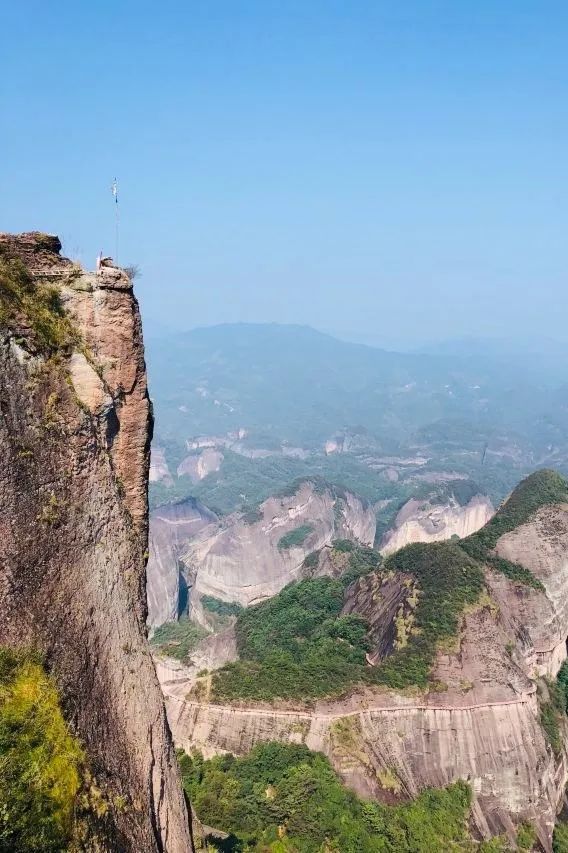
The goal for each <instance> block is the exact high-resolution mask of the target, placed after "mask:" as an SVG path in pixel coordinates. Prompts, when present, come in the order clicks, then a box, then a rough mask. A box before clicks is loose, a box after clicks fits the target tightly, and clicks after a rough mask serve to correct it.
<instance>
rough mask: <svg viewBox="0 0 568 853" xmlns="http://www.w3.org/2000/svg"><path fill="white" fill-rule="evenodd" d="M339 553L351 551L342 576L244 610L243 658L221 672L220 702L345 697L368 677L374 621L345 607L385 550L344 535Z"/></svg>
mask: <svg viewBox="0 0 568 853" xmlns="http://www.w3.org/2000/svg"><path fill="white" fill-rule="evenodd" d="M338 542H339V540H338ZM336 553H337V554H338V555H339V556H343V555H344V554H346V553H348V555H349V557H348V561H347V564H346V565H345V568H344V571H343V574H342V575H341V578H339V579H335V580H333V579H332V578H329V577H324V578H310V579H306V580H303V581H299V582H297V583H291V584H289V585H288V586H287V587H285V588H284V589H283V590H281V592H280V593H278V595H275V596H274V597H273V598H271V599H270V600H268V601H263V602H261V603H260V604H257V605H256V606H254V607H249V608H248V609H246V610H242V611H241V612H240V613H239V614H238V616H237V623H236V632H237V646H238V650H239V658H240V659H239V660H238V661H235V662H234V663H230V664H226V666H224V667H222V668H221V669H219V670H217V672H215V673H214V675H213V698H214V700H215V701H223V700H227V699H235V698H248V699H258V700H270V699H273V698H275V697H280V698H286V699H311V698H315V697H318V696H331V695H336V696H338V695H341V694H342V693H344V692H345V691H346V690H347V689H348V688H349V687H351V686H352V685H353V684H355V683H357V682H358V681H362V680H364V679H365V678H367V674H366V666H365V653H366V651H367V649H368V645H367V640H366V633H367V624H366V622H365V621H364V620H363V619H361V618H360V617H359V616H354V615H351V616H341V615H340V614H341V610H342V608H343V599H344V593H345V589H346V587H347V586H348V585H349V584H350V583H352V582H353V581H354V580H356V579H357V578H358V577H360V576H361V575H364V574H367V573H369V572H371V571H374V570H375V569H377V567H378V566H379V565H380V562H381V557H380V554H378V553H377V552H376V551H374V550H373V549H372V548H363V547H361V546H359V545H353V547H351V545H350V546H349V547H348V546H346V545H345V543H344V542H343V540H342V541H341V542H339V548H337V551H336ZM332 555H333V551H332ZM309 556H311V555H309Z"/></svg>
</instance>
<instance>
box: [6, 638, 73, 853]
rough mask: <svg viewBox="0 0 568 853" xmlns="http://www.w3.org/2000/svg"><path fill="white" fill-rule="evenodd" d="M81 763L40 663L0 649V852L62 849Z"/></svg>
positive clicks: (69, 833)
mask: <svg viewBox="0 0 568 853" xmlns="http://www.w3.org/2000/svg"><path fill="white" fill-rule="evenodd" d="M82 764H83V752H82V750H81V748H80V746H79V744H78V743H77V741H76V740H75V739H74V738H73V737H72V736H71V735H70V733H69V731H68V729H67V726H66V724H65V721H64V719H63V716H62V714H61V710H60V707H59V700H58V696H57V691H56V689H55V686H54V684H53V682H52V681H51V679H50V678H49V677H48V676H47V675H46V674H45V672H44V669H43V666H42V663H41V659H40V658H39V657H38V656H36V655H34V654H32V653H29V652H14V651H11V650H9V649H6V648H1V647H0V851H2V853H33V851H38V853H40V851H41V853H59V851H63V850H66V849H67V847H68V844H69V842H70V839H71V836H72V834H73V820H74V812H75V807H76V801H77V797H78V794H79V789H80V786H81V770H82Z"/></svg>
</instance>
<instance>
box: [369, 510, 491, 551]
mask: <svg viewBox="0 0 568 853" xmlns="http://www.w3.org/2000/svg"><path fill="white" fill-rule="evenodd" d="M494 512H495V510H494V509H493V505H492V503H491V501H490V500H489V498H487V497H485V495H475V496H474V497H473V498H471V500H470V501H468V503H467V504H465V505H464V506H462V505H460V504H459V503H458V501H457V500H456V499H455V498H454V497H453V496H452V497H450V498H449V499H447V500H446V501H444V502H443V503H431V502H430V501H429V500H418V499H417V498H411V499H410V500H409V501H407V502H406V503H405V504H404V506H403V507H402V509H401V510H400V511H399V513H398V514H397V516H396V519H395V522H394V525H393V527H392V528H391V529H390V530H388V531H387V532H386V533H385V535H384V536H383V539H382V541H381V545H380V550H381V553H382V554H384V555H385V556H387V555H388V554H392V553H393V552H394V551H398V550H399V549H400V548H404V546H405V545H410V543H411V542H442V541H443V540H444V539H451V538H452V536H457V537H458V538H459V539H463V538H464V537H465V536H470V535H471V534H472V533H475V532H476V531H477V530H479V529H480V528H481V527H483V525H484V524H486V523H487V522H488V521H489V519H490V518H491V517H492V515H493V514H494Z"/></svg>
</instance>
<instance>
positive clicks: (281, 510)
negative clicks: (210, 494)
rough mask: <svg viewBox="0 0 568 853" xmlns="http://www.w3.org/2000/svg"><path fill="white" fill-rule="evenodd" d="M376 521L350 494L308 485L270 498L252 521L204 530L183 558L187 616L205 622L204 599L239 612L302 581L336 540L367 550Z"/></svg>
mask: <svg viewBox="0 0 568 853" xmlns="http://www.w3.org/2000/svg"><path fill="white" fill-rule="evenodd" d="M374 535H375V516H374V513H373V510H372V509H371V508H370V507H366V506H365V505H364V504H363V502H362V501H361V500H360V499H359V498H357V497H355V496H354V495H352V494H351V493H350V492H342V493H341V494H339V493H338V492H337V491H336V490H334V488H333V487H331V486H325V487H324V486H319V485H315V484H314V483H313V482H311V481H309V480H307V481H305V482H302V483H301V484H299V485H298V486H297V487H296V488H295V489H294V490H293V494H291V495H284V496H281V497H271V498H268V500H266V501H264V503H262V504H261V505H260V507H259V509H258V511H257V512H256V513H252V514H251V517H248V518H247V517H243V516H242V515H238V514H235V515H232V516H229V517H228V518H226V519H224V520H222V521H221V522H219V523H215V524H212V525H208V526H207V527H204V528H203V529H202V530H201V531H200V532H199V533H198V534H197V536H195V537H194V538H193V539H192V540H191V541H189V542H188V545H187V549H186V551H185V553H184V555H183V558H182V559H183V562H184V563H185V565H186V567H187V569H188V572H189V573H190V576H191V578H192V580H193V584H194V585H193V589H192V594H191V613H192V615H193V616H194V618H196V619H197V621H201V622H204V621H205V622H206V614H204V613H203V609H202V608H201V606H200V599H201V597H202V596H203V595H210V596H213V597H215V598H219V599H221V600H223V601H230V602H232V601H235V602H238V603H239V604H242V605H243V606H248V605H249V604H254V603H256V602H258V601H261V600H263V599H265V598H269V597H270V596H272V595H275V594H276V593H277V592H279V591H280V590H281V589H282V588H283V587H284V586H286V584H288V583H290V581H293V580H295V579H297V578H298V577H299V576H300V575H301V570H302V565H303V562H304V559H305V558H306V556H307V555H308V554H309V553H311V552H312V551H315V550H318V549H320V548H323V547H324V546H325V545H329V544H330V543H331V542H332V540H334V539H351V540H354V541H358V542H361V543H362V544H365V545H370V544H372V542H373V538H374Z"/></svg>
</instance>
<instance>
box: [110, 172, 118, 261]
mask: <svg viewBox="0 0 568 853" xmlns="http://www.w3.org/2000/svg"><path fill="white" fill-rule="evenodd" d="M111 191H112V194H113V196H114V210H115V235H114V236H115V253H114V262H115V264H116V265H117V266H118V181H117V180H116V178H115V179H114V181H113V182H112V187H111Z"/></svg>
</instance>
